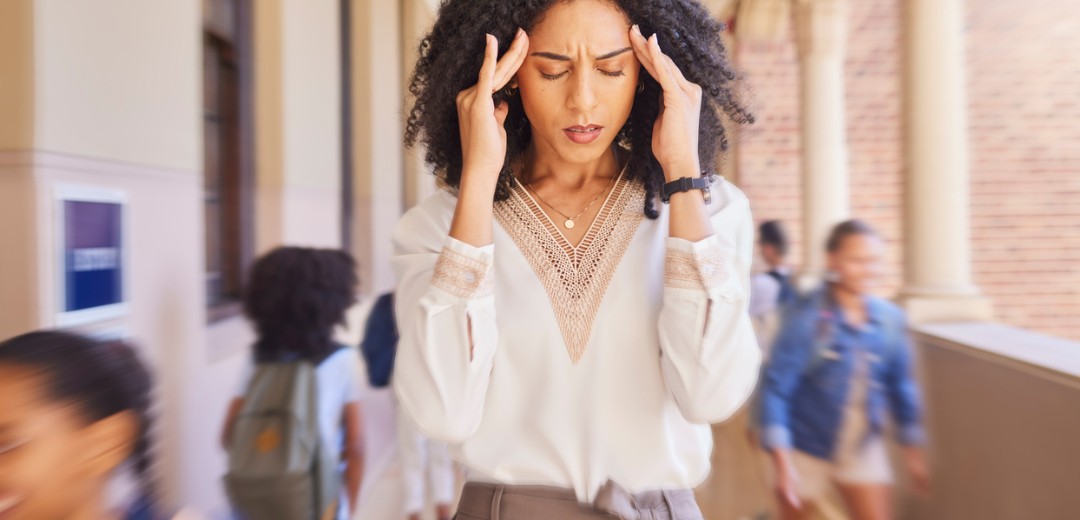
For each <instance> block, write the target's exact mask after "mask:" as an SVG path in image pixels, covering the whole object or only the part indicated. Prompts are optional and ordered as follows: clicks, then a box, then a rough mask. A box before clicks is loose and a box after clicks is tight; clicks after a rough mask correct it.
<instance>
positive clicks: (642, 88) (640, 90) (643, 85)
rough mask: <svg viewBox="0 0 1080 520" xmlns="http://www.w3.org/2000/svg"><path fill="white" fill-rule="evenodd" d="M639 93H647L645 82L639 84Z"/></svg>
mask: <svg viewBox="0 0 1080 520" xmlns="http://www.w3.org/2000/svg"><path fill="white" fill-rule="evenodd" d="M637 91H638V94H640V93H642V92H645V82H644V81H639V82H638V84H637Z"/></svg>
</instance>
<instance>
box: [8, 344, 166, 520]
mask: <svg viewBox="0 0 1080 520" xmlns="http://www.w3.org/2000/svg"><path fill="white" fill-rule="evenodd" d="M150 389H151V379H150V374H149V373H148V372H147V370H146V368H145V366H144V365H143V364H142V363H141V362H140V361H139V359H138V356H136V354H135V352H134V350H133V349H132V348H131V347H130V346H128V345H126V344H124V343H120V342H100V341H95V340H92V339H89V338H86V337H82V336H78V335H74V334H69V333H66V332H56V331H42V332H31V333H29V334H24V335H22V336H17V337H15V338H11V339H9V340H7V341H4V342H3V343H0V518H3V519H4V520H72V519H79V520H114V519H120V518H123V519H128V520H154V519H157V518H161V517H160V516H158V513H157V512H155V511H154V509H155V507H156V505H157V504H156V501H155V499H154V496H155V495H154V493H153V492H152V490H151V489H150V485H149V484H148V483H149V482H150V481H151V479H150V476H149V475H148V472H149V470H150V466H151V458H150V452H149V450H150V440H149V434H148V432H149V431H150V417H149V410H150ZM126 471H132V472H133V473H134V479H133V480H135V481H137V482H138V487H139V488H140V489H139V491H138V493H137V495H138V497H137V498H136V499H135V500H133V502H132V503H131V504H120V505H116V504H110V503H109V502H110V500H109V487H110V484H111V483H112V482H113V480H114V479H115V478H116V477H119V476H122V474H123V473H124V472H126Z"/></svg>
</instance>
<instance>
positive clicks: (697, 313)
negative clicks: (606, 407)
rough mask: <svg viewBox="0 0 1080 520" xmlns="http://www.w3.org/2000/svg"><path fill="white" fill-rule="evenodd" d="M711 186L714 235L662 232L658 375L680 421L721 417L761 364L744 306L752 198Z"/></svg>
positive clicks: (749, 387) (742, 395) (745, 394)
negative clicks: (692, 238) (693, 238)
mask: <svg viewBox="0 0 1080 520" xmlns="http://www.w3.org/2000/svg"><path fill="white" fill-rule="evenodd" d="M722 182H723V181H722ZM717 188H718V189H716V191H718V192H719V193H718V195H722V196H719V197H716V198H715V199H714V203H721V204H723V206H722V207H721V208H720V209H719V210H718V211H717V212H716V213H715V214H714V215H713V216H712V217H711V218H712V225H713V231H714V234H713V235H712V236H709V237H707V238H704V239H702V240H700V241H698V242H690V241H687V240H683V239H679V238H674V237H669V238H668V239H667V257H666V259H665V265H664V302H663V307H662V308H661V311H660V321H659V331H660V348H661V352H662V360H661V366H662V368H663V373H664V381H665V383H666V384H667V387H668V390H669V391H670V392H671V394H672V396H673V397H674V399H675V402H676V403H677V405H678V407H679V409H680V410H681V412H682V414H683V416H684V417H685V418H686V420H688V421H690V422H694V423H703V424H708V423H715V422H720V421H723V420H724V419H726V418H728V417H729V416H731V415H732V414H733V413H735V411H737V410H738V409H739V407H740V406H742V404H743V403H744V402H746V400H747V399H748V398H749V396H750V393H751V392H752V391H753V388H754V384H755V383H756V382H757V376H758V368H759V365H760V363H761V350H760V349H759V348H758V346H757V340H756V338H755V336H754V329H753V324H752V323H751V321H750V316H749V313H748V310H747V306H748V298H747V291H746V288H747V287H748V286H749V281H750V263H751V259H752V254H753V240H754V239H753V234H754V231H753V221H752V219H751V216H750V205H749V202H748V201H747V199H746V197H745V196H744V195H743V194H742V193H741V192H740V191H739V190H738V189H736V188H735V187H734V186H732V185H730V184H727V183H726V182H724V183H723V184H721V185H720V186H718V187H717ZM717 199H718V200H717ZM725 202H726V204H725Z"/></svg>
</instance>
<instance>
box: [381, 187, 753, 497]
mask: <svg viewBox="0 0 1080 520" xmlns="http://www.w3.org/2000/svg"><path fill="white" fill-rule="evenodd" d="M712 192H713V202H712V205H711V206H709V209H710V211H712V212H713V213H712V217H711V218H712V225H713V229H714V231H715V234H714V235H713V236H710V237H708V238H705V239H703V240H701V241H699V242H690V241H687V240H682V239H678V238H672V237H669V236H668V211H667V209H666V208H663V209H662V211H661V216H660V218H659V219H657V220H650V219H647V218H645V217H644V214H643V212H642V209H643V202H644V197H645V191H644V188H643V186H642V185H640V184H639V183H636V182H630V181H625V180H622V179H620V180H619V181H618V182H616V183H615V185H614V188H613V189H612V191H611V192H610V193H609V195H608V197H607V199H606V200H605V202H604V205H603V206H602V207H601V209H600V212H599V215H598V216H597V217H596V219H595V221H594V223H593V225H592V227H591V228H590V229H589V231H588V233H587V234H586V236H585V238H584V239H583V241H582V242H581V243H580V244H579V245H578V246H577V247H576V248H575V247H573V246H571V245H570V243H569V242H567V240H566V239H565V238H564V237H563V235H562V234H561V232H560V231H559V228H558V227H557V225H556V224H555V223H554V222H552V220H551V219H550V218H548V216H547V215H546V214H544V212H543V211H542V210H541V209H540V207H539V206H538V205H537V203H536V201H535V200H534V199H533V198H532V197H531V195H529V194H528V192H526V191H525V190H524V189H523V188H522V187H521V186H520V185H517V186H515V188H514V189H513V190H512V191H511V197H510V198H509V199H508V200H506V201H502V202H498V203H496V205H495V214H496V221H497V222H496V224H495V226H494V232H493V244H491V245H489V246H486V247H479V248H478V247H472V246H470V245H467V244H465V243H463V242H460V241H457V240H454V239H453V238H450V237H449V236H448V233H449V230H450V222H451V219H452V217H453V213H454V207H455V204H456V199H455V197H454V195H452V194H450V193H448V192H439V193H437V194H435V195H434V196H432V197H431V198H429V199H428V200H426V201H425V202H423V203H421V204H420V205H418V206H417V207H415V208H413V209H412V210H410V211H409V212H408V213H407V214H406V215H405V216H404V217H403V218H402V220H401V222H400V223H399V224H398V227H397V230H396V232H395V235H394V242H395V248H396V250H395V251H396V252H395V257H394V261H393V264H394V269H395V272H396V273H397V276H398V281H399V284H398V289H397V294H396V297H395V300H396V313H397V319H398V328H399V331H400V335H401V339H400V340H399V343H398V353H397V361H396V366H395V375H394V387H395V389H396V392H397V395H398V397H399V399H400V402H401V404H402V407H403V408H404V409H405V410H407V411H408V413H409V414H410V415H411V417H412V418H413V419H414V420H415V422H416V423H417V425H418V426H419V427H420V429H421V430H422V431H423V432H424V433H425V434H427V435H428V436H430V437H433V438H436V439H440V440H443V441H447V442H449V443H451V444H452V451H453V453H454V455H455V457H456V458H457V459H458V460H459V461H461V462H462V463H463V464H464V465H465V466H466V467H467V468H468V470H469V479H470V480H475V481H482V482H494V483H502V484H516V485H526V484H531V485H549V486H558V487H562V488H569V489H573V490H574V491H575V492H576V493H577V495H578V498H579V500H581V501H583V502H590V501H592V500H593V499H594V497H595V495H596V493H597V491H598V490H599V488H600V487H601V486H602V485H603V484H604V483H605V482H606V481H608V480H609V479H610V480H612V481H614V482H615V483H616V484H618V485H620V486H622V487H623V488H625V489H626V490H627V491H629V492H631V493H638V492H641V491H647V490H656V489H684V488H691V487H694V486H696V485H697V484H699V483H701V482H702V481H703V480H704V479H705V477H706V476H707V475H708V473H709V456H710V452H711V450H712V436H711V430H710V428H709V427H708V426H707V425H708V424H709V423H715V422H719V421H722V420H724V419H726V418H727V417H728V416H730V415H731V414H733V413H734V412H735V411H736V410H737V409H738V408H739V407H740V406H741V405H742V404H743V402H744V401H745V400H746V399H747V397H748V396H749V395H750V393H751V391H752V389H753V386H754V384H755V382H756V380H757V374H758V365H759V363H760V351H759V349H758V347H757V343H756V341H755V338H754V332H753V328H752V326H751V323H750V319H749V316H748V313H747V291H746V288H747V286H748V281H749V273H750V262H751V255H752V249H753V222H752V219H751V217H750V208H749V203H748V201H747V199H746V197H745V196H744V195H743V194H742V192H740V191H739V190H738V189H737V188H735V187H734V186H733V185H731V184H729V183H727V182H726V181H720V183H718V184H714V185H713V188H712Z"/></svg>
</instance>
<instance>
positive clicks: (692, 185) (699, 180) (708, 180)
mask: <svg viewBox="0 0 1080 520" xmlns="http://www.w3.org/2000/svg"><path fill="white" fill-rule="evenodd" d="M712 182H713V174H712V173H710V172H701V177H693V178H692V177H683V178H681V179H675V180H673V181H671V182H669V183H667V184H665V185H664V186H663V188H661V189H660V200H661V201H663V203H664V204H667V203H668V202H670V201H671V196H672V195H674V194H676V193H680V192H684V191H690V190H701V194H702V196H704V197H705V204H709V203H711V202H712V192H711V191H710V190H709V186H710V185H712Z"/></svg>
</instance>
